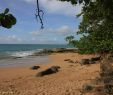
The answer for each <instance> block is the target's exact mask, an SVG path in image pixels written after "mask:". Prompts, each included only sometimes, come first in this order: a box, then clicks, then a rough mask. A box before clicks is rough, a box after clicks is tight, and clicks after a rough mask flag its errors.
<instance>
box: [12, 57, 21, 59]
mask: <svg viewBox="0 0 113 95" xmlns="http://www.w3.org/2000/svg"><path fill="white" fill-rule="evenodd" d="M18 58H22V57H14V58H13V59H18Z"/></svg>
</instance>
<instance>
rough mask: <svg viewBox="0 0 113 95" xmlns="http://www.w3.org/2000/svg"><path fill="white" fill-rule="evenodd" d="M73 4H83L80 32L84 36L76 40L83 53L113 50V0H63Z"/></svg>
mask: <svg viewBox="0 0 113 95" xmlns="http://www.w3.org/2000/svg"><path fill="white" fill-rule="evenodd" d="M61 1H68V2H71V3H72V4H73V5H76V4H77V3H79V4H82V5H83V7H82V12H81V13H80V14H78V15H77V16H78V17H79V16H82V17H83V20H82V22H81V23H80V25H79V31H78V32H77V33H78V34H81V35H82V37H81V38H80V40H79V41H76V40H75V43H74V44H76V47H77V48H78V49H79V50H80V52H81V53H93V52H97V53H108V52H113V11H112V10H113V0H61Z"/></svg>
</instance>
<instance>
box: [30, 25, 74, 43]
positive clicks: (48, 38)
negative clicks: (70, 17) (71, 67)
mask: <svg viewBox="0 0 113 95" xmlns="http://www.w3.org/2000/svg"><path fill="white" fill-rule="evenodd" d="M75 34H76V30H74V29H72V28H70V27H69V26H66V25H64V26H62V27H59V28H56V29H53V28H49V29H43V30H36V31H33V32H30V35H31V36H32V41H33V42H38V43H46V44H53V43H54V44H55V43H57V44H61V43H66V41H65V37H66V36H69V35H75Z"/></svg>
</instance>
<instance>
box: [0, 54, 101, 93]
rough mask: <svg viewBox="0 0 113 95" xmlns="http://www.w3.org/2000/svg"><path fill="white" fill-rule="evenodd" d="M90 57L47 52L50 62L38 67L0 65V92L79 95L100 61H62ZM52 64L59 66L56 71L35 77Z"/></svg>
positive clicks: (88, 56) (95, 72)
mask: <svg viewBox="0 0 113 95" xmlns="http://www.w3.org/2000/svg"><path fill="white" fill-rule="evenodd" d="M92 56H94V55H80V54H77V53H54V54H51V55H49V57H50V60H51V62H50V63H48V64H38V65H39V66H40V67H41V68H40V69H38V70H31V69H30V67H29V66H26V67H13V68H11V67H10V68H0V95H80V94H81V93H80V89H81V88H82V85H83V84H85V83H89V82H90V81H91V80H93V79H95V77H97V76H98V75H99V64H98V63H97V64H92V65H82V66H81V65H80V64H79V63H69V62H67V61H64V60H65V59H71V60H73V61H74V62H75V61H78V62H79V61H80V60H81V59H82V58H90V57H92ZM51 66H60V67H61V68H60V70H59V72H58V73H55V74H51V75H46V76H43V77H35V75H36V74H37V73H38V72H40V71H42V70H45V69H47V68H49V67H51ZM90 95H91V94H90ZM92 95H93V94H92Z"/></svg>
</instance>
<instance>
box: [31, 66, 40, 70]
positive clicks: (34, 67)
mask: <svg viewBox="0 0 113 95" xmlns="http://www.w3.org/2000/svg"><path fill="white" fill-rule="evenodd" d="M39 68H40V66H33V67H31V69H32V70H37V69H39Z"/></svg>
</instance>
